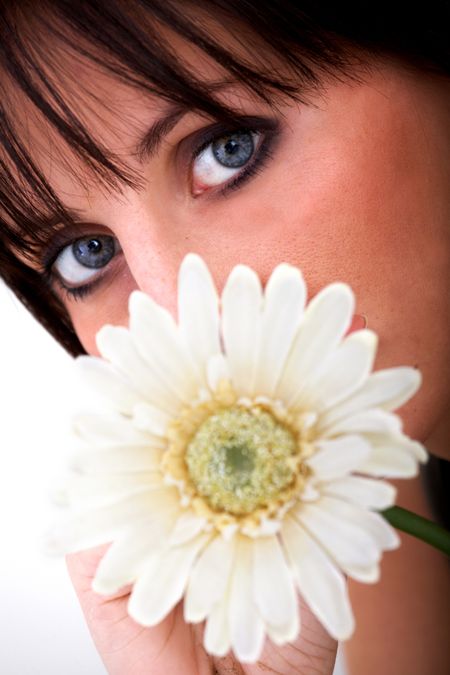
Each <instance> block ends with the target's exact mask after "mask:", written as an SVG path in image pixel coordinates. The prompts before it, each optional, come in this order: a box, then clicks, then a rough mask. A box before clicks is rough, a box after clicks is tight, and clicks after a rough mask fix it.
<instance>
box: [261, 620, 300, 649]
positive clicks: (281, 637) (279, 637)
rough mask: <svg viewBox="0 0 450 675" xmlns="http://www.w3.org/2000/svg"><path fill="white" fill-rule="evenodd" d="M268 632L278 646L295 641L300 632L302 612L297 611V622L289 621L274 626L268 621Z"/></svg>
mask: <svg viewBox="0 0 450 675" xmlns="http://www.w3.org/2000/svg"><path fill="white" fill-rule="evenodd" d="M265 627H266V633H267V635H268V636H269V637H270V639H271V640H272V642H273V643H274V644H276V645H278V646H280V647H281V646H282V645H285V644H286V642H294V640H296V639H297V638H298V636H299V633H300V614H299V612H297V620H296V622H295V623H294V622H291V623H287V624H285V625H284V626H272V625H271V624H270V623H266V626H265Z"/></svg>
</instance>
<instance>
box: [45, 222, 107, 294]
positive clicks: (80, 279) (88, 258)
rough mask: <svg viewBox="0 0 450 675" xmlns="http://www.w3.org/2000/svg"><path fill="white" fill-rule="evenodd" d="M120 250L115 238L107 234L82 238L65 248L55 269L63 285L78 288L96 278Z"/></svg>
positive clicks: (54, 266)
mask: <svg viewBox="0 0 450 675" xmlns="http://www.w3.org/2000/svg"><path fill="white" fill-rule="evenodd" d="M119 250H120V247H119V244H118V242H117V239H115V237H111V236H109V235H105V234H99V235H90V236H88V237H82V238H80V239H77V240H76V241H74V242H72V243H71V244H69V245H68V246H66V247H65V248H63V250H62V251H61V253H60V254H59V255H58V257H57V258H56V260H55V262H54V263H53V268H54V270H55V271H56V272H57V273H58V276H59V277H60V279H61V281H62V282H63V283H65V284H69V285H72V286H76V285H78V284H82V283H84V282H85V281H87V280H88V279H92V278H93V277H94V276H96V275H97V274H98V271H99V270H101V269H103V268H104V267H106V266H107V265H108V263H110V262H111V260H112V259H113V258H114V256H115V255H116V254H117V252H118V251H119Z"/></svg>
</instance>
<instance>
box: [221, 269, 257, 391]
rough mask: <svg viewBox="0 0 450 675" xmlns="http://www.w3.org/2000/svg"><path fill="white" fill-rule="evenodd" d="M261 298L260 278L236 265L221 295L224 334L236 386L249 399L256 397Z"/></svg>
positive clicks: (251, 271) (232, 376) (249, 270)
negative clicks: (255, 385) (255, 379)
mask: <svg viewBox="0 0 450 675" xmlns="http://www.w3.org/2000/svg"><path fill="white" fill-rule="evenodd" d="M262 298H263V296H262V289H261V282H260V280H259V277H258V276H257V275H256V274H255V272H254V271H253V270H251V269H250V268H249V267H245V266H244V265H236V267H234V268H233V270H232V272H231V274H230V276H229V277H228V279H227V282H226V284H225V288H224V289H223V292H222V333H223V339H224V347H225V353H226V356H227V361H228V364H229V368H230V373H231V378H232V381H233V384H234V386H235V388H236V390H237V391H238V392H239V393H240V394H243V395H249V396H251V395H252V394H253V384H254V376H255V369H256V356H257V350H258V343H259V339H260V332H261V308H262Z"/></svg>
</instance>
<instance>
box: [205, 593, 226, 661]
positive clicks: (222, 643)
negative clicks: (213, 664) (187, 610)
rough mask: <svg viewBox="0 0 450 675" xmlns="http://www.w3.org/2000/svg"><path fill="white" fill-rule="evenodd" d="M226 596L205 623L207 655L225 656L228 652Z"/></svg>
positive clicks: (217, 604)
mask: <svg viewBox="0 0 450 675" xmlns="http://www.w3.org/2000/svg"><path fill="white" fill-rule="evenodd" d="M228 603H229V598H228V595H226V596H224V598H223V599H222V600H221V601H220V602H218V603H216V605H215V606H214V608H213V609H212V611H211V613H210V615H209V616H208V620H207V621H206V626H205V634H204V638H203V640H204V642H203V644H204V646H205V649H206V651H207V652H208V653H209V654H213V655H214V656H225V654H227V653H228V652H229V650H230V647H231V642H230V629H229V626H228V613H229V612H228Z"/></svg>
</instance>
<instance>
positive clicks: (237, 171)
mask: <svg viewBox="0 0 450 675" xmlns="http://www.w3.org/2000/svg"><path fill="white" fill-rule="evenodd" d="M263 138H264V136H263V134H262V133H261V132H258V131H249V130H246V129H243V130H238V131H232V132H229V133H226V134H223V135H221V136H219V137H218V138H216V139H214V140H212V141H211V142H210V143H208V144H207V145H205V146H204V147H203V149H202V150H201V151H200V152H199V154H198V155H197V156H196V158H195V160H194V163H193V167H192V176H193V193H194V194H195V195H198V194H201V193H202V192H203V191H204V190H205V189H207V188H211V187H216V186H218V185H221V184H222V183H225V182H226V181H229V180H230V179H232V178H237V177H238V176H240V175H241V174H242V173H243V171H245V169H246V168H247V167H248V166H250V165H251V164H255V158H256V156H257V154H258V153H259V155H261V149H262V146H263ZM243 167H245V169H244V168H243Z"/></svg>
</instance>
